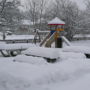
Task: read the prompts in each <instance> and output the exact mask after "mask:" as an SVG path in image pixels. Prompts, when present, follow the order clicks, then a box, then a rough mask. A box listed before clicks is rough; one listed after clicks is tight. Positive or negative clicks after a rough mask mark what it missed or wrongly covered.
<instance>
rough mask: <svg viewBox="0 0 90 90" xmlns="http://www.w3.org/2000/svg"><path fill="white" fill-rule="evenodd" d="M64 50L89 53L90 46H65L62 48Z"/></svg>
mask: <svg viewBox="0 0 90 90" xmlns="http://www.w3.org/2000/svg"><path fill="white" fill-rule="evenodd" d="M63 51H64V52H76V53H77V52H78V53H79V52H80V53H85V54H90V47H88V46H70V47H69V46H67V47H65V48H64V49H63Z"/></svg>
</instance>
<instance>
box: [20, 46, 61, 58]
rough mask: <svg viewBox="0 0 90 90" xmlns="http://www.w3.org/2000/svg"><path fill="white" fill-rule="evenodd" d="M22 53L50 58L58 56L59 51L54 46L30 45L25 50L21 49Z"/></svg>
mask: <svg viewBox="0 0 90 90" xmlns="http://www.w3.org/2000/svg"><path fill="white" fill-rule="evenodd" d="M22 53H23V54H26V55H33V56H40V57H46V58H51V59H57V58H59V51H58V49H55V48H45V47H32V48H29V49H28V50H26V51H23V52H22Z"/></svg>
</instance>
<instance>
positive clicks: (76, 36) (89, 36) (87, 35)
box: [73, 34, 90, 38]
mask: <svg viewBox="0 0 90 90" xmlns="http://www.w3.org/2000/svg"><path fill="white" fill-rule="evenodd" d="M83 37H86V38H90V34H76V35H74V36H73V38H83Z"/></svg>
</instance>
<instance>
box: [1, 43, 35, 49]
mask: <svg viewBox="0 0 90 90" xmlns="http://www.w3.org/2000/svg"><path fill="white" fill-rule="evenodd" d="M35 46H36V45H35V44H30V43H16V44H5V43H1V44H0V50H18V49H19V50H20V49H21V50H23V49H28V48H30V47H35Z"/></svg>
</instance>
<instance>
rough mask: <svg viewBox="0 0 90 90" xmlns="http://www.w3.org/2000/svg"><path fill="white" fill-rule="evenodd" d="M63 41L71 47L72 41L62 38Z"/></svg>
mask: <svg viewBox="0 0 90 90" xmlns="http://www.w3.org/2000/svg"><path fill="white" fill-rule="evenodd" d="M62 39H63V41H64V42H65V43H66V44H67V45H68V46H71V43H70V41H69V40H68V39H67V38H66V37H65V36H62Z"/></svg>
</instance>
